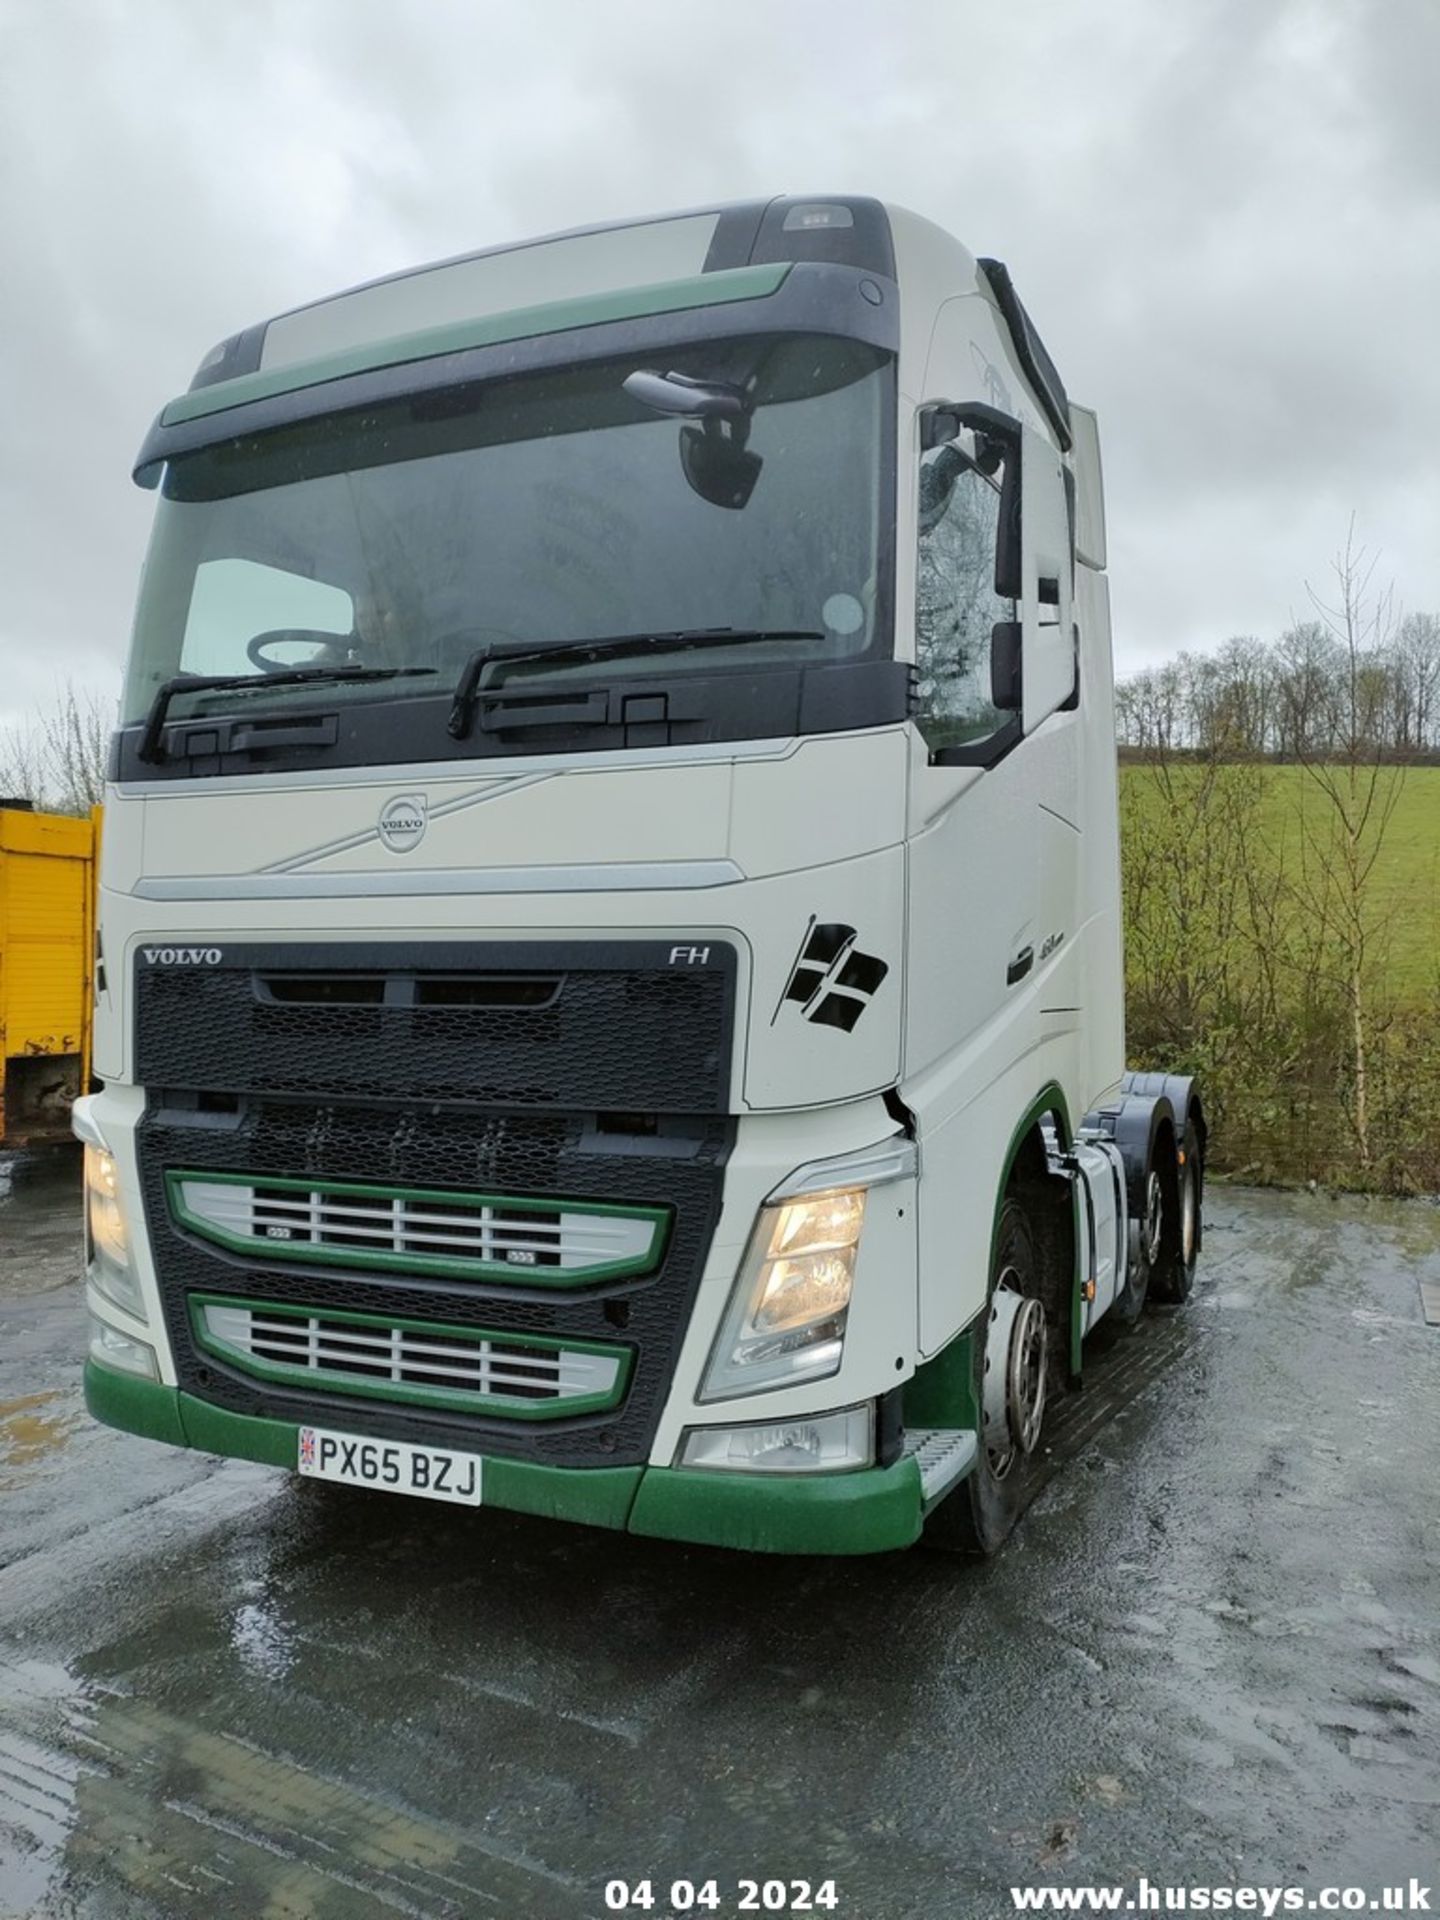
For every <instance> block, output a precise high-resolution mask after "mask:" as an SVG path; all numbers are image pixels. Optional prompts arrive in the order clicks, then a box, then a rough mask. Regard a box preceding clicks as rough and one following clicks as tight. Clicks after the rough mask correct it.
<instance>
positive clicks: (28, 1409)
mask: <svg viewBox="0 0 1440 1920" xmlns="http://www.w3.org/2000/svg"><path fill="white" fill-rule="evenodd" d="M63 1398H64V1396H63V1395H61V1394H58V1393H27V1394H23V1395H22V1396H21V1397H20V1399H18V1400H3V1401H0V1464H3V1465H5V1466H8V1467H28V1466H32V1465H33V1464H34V1463H35V1462H36V1461H37V1460H43V1459H44V1458H45V1457H46V1455H47V1454H52V1453H59V1452H60V1451H61V1450H62V1448H64V1447H66V1446H67V1445H68V1444H69V1441H70V1436H71V1434H73V1433H74V1431H75V1429H76V1428H77V1427H78V1426H79V1424H80V1415H79V1413H78V1412H77V1411H76V1410H75V1409H73V1408H67V1409H65V1410H63V1411H60V1410H58V1409H60V1408H61V1407H62V1403H63ZM46 1407H54V1408H56V1409H57V1411H56V1412H53V1413H46V1412H44V1411H42V1409H44V1408H46Z"/></svg>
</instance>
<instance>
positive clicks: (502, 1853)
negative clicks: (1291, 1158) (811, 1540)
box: [0, 1156, 1440, 1920]
mask: <svg viewBox="0 0 1440 1920" xmlns="http://www.w3.org/2000/svg"><path fill="white" fill-rule="evenodd" d="M77 1178H78V1168H77V1165H76V1163H75V1161H74V1160H72V1159H70V1158H69V1157H68V1156H66V1157H63V1158H61V1159H60V1160H58V1161H56V1162H52V1163H48V1164H39V1165H35V1166H25V1167H22V1168H21V1169H19V1170H18V1172H17V1174H16V1177H15V1178H14V1182H13V1188H12V1189H11V1190H10V1191H9V1192H8V1195H7V1194H6V1175H5V1172H4V1170H3V1166H0V1195H6V1197H4V1198H3V1199H0V1914H4V1915H6V1916H10V1915H21V1914H35V1915H42V1916H56V1917H57V1920H58V1917H59V1916H67V1917H68V1916H75V1917H76V1920H80V1917H82V1916H83V1920H142V1917H143V1920H156V1917H157V1916H158V1917H161V1920H164V1917H167V1916H191V1915H203V1916H206V1920H229V1916H232V1915H233V1916H244V1917H245V1920H261V1917H269V1916H286V1917H287V1920H289V1917H294V1920H304V1917H306V1916H316V1917H324V1920H331V1917H332V1916H334V1917H337V1920H338V1917H343V1920H371V1916H375V1920H380V1917H381V1916H393V1915H397V1914H398V1915H409V1916H426V1917H427V1920H428V1917H430V1916H445V1917H446V1920H456V1917H458V1916H465V1917H466V1920H468V1917H469V1916H471V1915H475V1916H482V1917H484V1916H495V1917H496V1920H511V1916H526V1917H529V1916H534V1920H581V1916H584V1917H585V1920H590V1917H591V1916H600V1915H603V1914H604V1913H605V1912H606V1911H607V1908H606V1904H605V1893H604V1889H605V1886H606V1883H607V1882H608V1881H610V1880H612V1879H616V1878H623V1879H625V1880H627V1881H628V1882H629V1883H631V1884H632V1885H634V1884H635V1883H637V1882H639V1881H641V1880H643V1879H646V1878H649V1879H651V1880H652V1881H653V1882H654V1884H655V1887H656V1890H657V1895H656V1906H655V1908H654V1909H653V1910H652V1915H654V1916H658V1915H660V1914H664V1913H668V1912H669V1911H670V1910H671V1909H670V1906H669V1903H668V1888H669V1885H670V1883H671V1882H672V1881H675V1880H677V1879H686V1880H690V1881H693V1882H696V1883H700V1882H703V1881H704V1880H706V1879H707V1878H710V1877H714V1878H715V1879H716V1881H717V1882H718V1890H719V1892H720V1894H721V1896H722V1905H721V1907H720V1912H721V1913H722V1914H724V1915H729V1914H732V1913H734V1912H735V1911H736V1910H737V1905H738V1902H737V1897H736V1889H737V1887H738V1883H739V1881H740V1880H741V1879H742V1878H750V1879H756V1880H764V1879H765V1878H766V1877H767V1876H768V1877H774V1878H784V1879H785V1880H787V1881H792V1880H795V1879H809V1880H811V1881H812V1882H815V1883H819V1882H821V1881H822V1880H825V1879H833V1880H834V1882H835V1884H836V1890H837V1893H838V1896H839V1906H838V1908H837V1911H838V1913H839V1914H841V1915H844V1916H851V1917H852V1920H889V1917H890V1916H896V1917H897V1920H900V1917H904V1920H908V1917H909V1916H912V1915H913V1916H916V1920H920V1917H921V1916H924V1917H925V1920H930V1916H937V1917H938V1916H942V1915H944V1916H949V1915H952V1914H953V1915H957V1916H958V1915H980V1916H990V1915H995V1916H999V1915H1002V1914H1005V1913H1009V1912H1010V1911H1012V1903H1011V1899H1010V1895H1009V1889H1010V1888H1011V1887H1012V1886H1013V1885H1022V1886H1033V1885H1036V1884H1040V1883H1048V1884H1053V1885H1072V1884H1074V1885H1079V1884H1082V1883H1093V1882H1100V1883H1112V1882H1113V1883H1117V1884H1118V1883H1130V1887H1131V1888H1133V1885H1134V1883H1135V1882H1136V1881H1137V1879H1138V1877H1139V1876H1140V1875H1142V1874H1143V1875H1145V1876H1147V1877H1148V1879H1149V1880H1150V1882H1151V1883H1152V1884H1161V1883H1174V1884H1177V1885H1178V1884H1185V1883H1191V1884H1195V1883H1201V1884H1211V1885H1215V1884H1235V1883H1245V1882H1253V1883H1264V1882H1268V1883H1273V1884H1279V1883H1282V1882H1283V1883H1286V1884H1289V1885H1297V1886H1302V1887H1308V1888H1312V1889H1313V1888H1318V1887H1320V1886H1322V1885H1327V1884H1332V1885H1336V1886H1344V1885H1355V1886H1360V1887H1365V1888H1368V1889H1370V1890H1371V1891H1372V1892H1376V1893H1378V1891H1379V1890H1380V1889H1381V1888H1382V1887H1385V1886H1388V1885H1391V1884H1394V1883H1397V1882H1403V1881H1404V1880H1405V1879H1406V1878H1407V1876H1408V1875H1410V1874H1416V1875H1418V1876H1419V1877H1420V1879H1421V1880H1422V1881H1424V1880H1426V1879H1427V1878H1429V1879H1430V1880H1432V1881H1433V1880H1435V1879H1437V1878H1440V1875H1436V1874H1435V1873H1434V1871H1433V1869H1434V1868H1435V1866H1436V1855H1437V1835H1440V1329H1437V1328H1427V1327H1426V1325H1425V1323H1424V1319H1423V1316H1422V1312H1421V1306H1420V1283H1421V1282H1422V1281H1436V1280H1440V1211H1437V1210H1436V1209H1435V1208H1433V1207H1431V1206H1429V1205H1427V1204H1424V1203H1413V1204H1410V1205H1404V1206H1402V1205H1383V1204H1374V1203H1369V1204H1367V1203H1365V1202H1361V1201H1353V1200H1351V1201H1334V1200H1329V1199H1326V1198H1324V1197H1320V1196H1299V1197H1295V1196H1280V1195H1273V1194H1262V1193H1247V1192H1239V1191H1222V1190H1216V1191H1214V1192H1213V1193H1212V1194H1211V1195H1210V1196H1209V1198H1208V1201H1207V1206H1206V1222H1207V1235H1208V1244H1207V1248H1206V1254H1205V1258H1204V1262H1203V1269H1202V1273H1203V1278H1202V1283H1201V1285H1200V1287H1199V1288H1198V1290H1197V1294H1196V1296H1195V1298H1194V1299H1193V1300H1192V1301H1191V1303H1190V1305H1189V1306H1188V1307H1186V1308H1184V1309H1182V1310H1179V1311H1170V1312H1167V1313H1164V1314H1161V1315H1155V1316H1151V1317H1149V1318H1148V1319H1147V1321H1146V1322H1145V1323H1144V1324H1143V1326H1142V1328H1141V1329H1140V1331H1139V1333H1138V1335H1136V1336H1133V1337H1127V1338H1125V1339H1122V1340H1120V1341H1118V1342H1115V1343H1114V1344H1113V1347H1112V1349H1111V1351H1109V1352H1108V1353H1105V1354H1102V1355H1100V1356H1098V1358H1097V1360H1096V1362H1095V1364H1094V1367H1093V1369H1092V1384H1091V1385H1090V1386H1089V1387H1088V1388H1087V1390H1086V1392H1085V1394H1084V1395H1082V1396H1080V1397H1079V1398H1078V1399H1076V1400H1075V1401H1073V1402H1070V1403H1068V1408H1069V1417H1068V1421H1067V1425H1066V1428H1065V1429H1064V1430H1063V1432H1062V1434H1061V1443H1060V1445H1059V1446H1058V1448H1057V1459H1056V1466H1057V1471H1055V1472H1054V1474H1053V1475H1052V1477H1051V1478H1050V1480H1049V1482H1048V1484H1047V1486H1046V1488H1045V1490H1044V1492H1043V1493H1042V1494H1041V1496H1040V1498H1039V1500H1038V1501H1037V1503H1036V1505H1035V1506H1034V1507H1033V1508H1032V1510H1031V1512H1030V1514H1029V1516H1028V1517H1027V1519H1026V1520H1025V1522H1024V1524H1023V1526H1022V1528H1021V1530H1020V1532H1019V1533H1018V1534H1017V1536H1016V1538H1015V1539H1014V1541H1013V1542H1012V1543H1011V1545H1010V1547H1009V1549H1008V1550H1007V1551H1006V1553H1005V1554H1004V1555H1003V1556H1002V1557H1001V1558H1000V1559H999V1560H998V1561H996V1562H994V1563H992V1564H990V1565H983V1566H981V1565H974V1564H971V1563H965V1562H958V1563H957V1562H955V1561H951V1560H947V1559H944V1558H941V1557H940V1556H937V1555H932V1554H929V1553H926V1552H924V1551H916V1552H912V1553H910V1554H905V1555H897V1556H893V1557H887V1558H884V1559H878V1560H866V1561H834V1562H820V1561H769V1560H753V1559H741V1558H739V1557H731V1556H727V1555H725V1554H722V1553H718V1552H711V1551H702V1550H698V1549H697V1550H687V1549H685V1548H682V1547H672V1546H667V1545H662V1544H659V1543H653V1542H645V1541H641V1540H632V1539H628V1538H625V1537H622V1536H614V1535H609V1534H604V1533H598V1532H589V1531H586V1530H582V1529H567V1528H562V1527H560V1526H555V1525H547V1524H544V1523H542V1522H539V1521H531V1520H527V1519H524V1518H519V1517H513V1516H507V1515H504V1514H500V1513H484V1512H481V1513H478V1514H464V1513H462V1514H457V1512H456V1511H455V1510H454V1509H449V1508H436V1509H431V1508H427V1507H425V1506H422V1505H418V1504H413V1503H406V1502H402V1501H399V1500H396V1499H394V1498H393V1497H386V1496H382V1495H364V1494H351V1493H347V1492H344V1491H342V1490H340V1489H334V1488H324V1487H320V1486H316V1485H314V1484H310V1483H305V1484H302V1483H299V1482H297V1481H294V1480H292V1479H290V1478H289V1477H287V1476H285V1475H283V1474H279V1473H276V1472H272V1471H270V1470H267V1469H262V1468H258V1467H251V1466H248V1465H243V1464H237V1463H229V1464H226V1463H220V1462H216V1461H213V1460H210V1459H207V1458H204V1457H202V1456H199V1455H195V1454H185V1453H178V1452H173V1451H170V1450H168V1449H166V1448H164V1447H161V1446H157V1445H155V1444H153V1443H151V1442H148V1441H145V1440H140V1439H135V1438H131V1437H129V1436H124V1435H119V1434H114V1433H111V1432H108V1431H106V1430H104V1429H102V1428H99V1427H96V1426H94V1425H93V1424H91V1423H90V1422H89V1420H88V1419H87V1417H86V1415H85V1413H84V1411H83V1408H82V1405H81V1401H80V1356H81V1345H82V1328H81V1300H80V1283H79V1247H78V1233H77V1225H76V1201H75V1183H76V1181H77ZM1060 1455H1063V1456H1064V1458H1063V1463H1062V1462H1061V1460H1060V1459H1059V1458H1058V1456H1060ZM1127 1890H1128V1889H1127ZM1434 1899H1435V1904H1436V1906H1437V1910H1440V1892H1437V1894H1436V1895H1435V1896H1434ZM632 1910H633V1911H640V1910H639V1909H632Z"/></svg>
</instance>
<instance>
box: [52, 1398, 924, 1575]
mask: <svg viewBox="0 0 1440 1920" xmlns="http://www.w3.org/2000/svg"><path fill="white" fill-rule="evenodd" d="M85 1404H86V1406H88V1407H89V1409H90V1411H91V1413H92V1414H93V1415H94V1416H95V1418H96V1419H97V1420H103V1421H104V1422H105V1424H106V1425H107V1426H111V1427H119V1428H121V1429H123V1431H125V1432H126V1433H140V1434H144V1435H145V1436H146V1437H147V1438H148V1439H151V1440H166V1441H168V1442H169V1443H170V1444H171V1445H172V1446H176V1447H198V1448H199V1449H200V1450H201V1451H202V1452H205V1453H219V1454H225V1455H227V1456H229V1457H231V1458H233V1459H238V1460H259V1461H261V1462H263V1463H264V1464H265V1465H266V1466H272V1467H288V1468H290V1469H291V1470H292V1471H293V1470H294V1468H295V1462H296V1458H297V1455H298V1451H299V1437H298V1436H299V1428H298V1426H296V1425H295V1424H294V1423H293V1422H291V1421H288V1420H257V1419H254V1418H252V1417H251V1416H249V1415H248V1414H243V1413H227V1412H225V1411H224V1409H223V1408H221V1407H214V1406H211V1405H210V1403H209V1402H208V1401H206V1400H197V1399H196V1398H195V1397H194V1396H193V1395H192V1394H188V1393H181V1392H180V1391H179V1390H178V1389H177V1388H175V1387H162V1386H158V1385H157V1384H156V1383H155V1382H154V1381H151V1380H140V1379H137V1378H135V1377H134V1376H132V1375H130V1374H125V1373H116V1372H114V1371H112V1369H111V1368H109V1367H102V1366H98V1365H97V1364H96V1363H95V1362H94V1361H93V1360H91V1361H89V1362H87V1364H86V1367H85ZM484 1486H485V1504H486V1506H487V1507H508V1508H510V1509H511V1510H512V1511H514V1512H516V1513H535V1514H539V1515H541V1516H542V1517H543V1518H545V1519H547V1520H576V1521H580V1522H582V1523H583V1524H585V1525H588V1526H592V1527H616V1528H619V1529H621V1530H628V1531H629V1532H631V1533H643V1534H650V1535H652V1536H654V1537H655V1538H657V1539H662V1540H692V1541H697V1542H700V1543H702V1544H704V1545H706V1546H714V1547H742V1548H744V1549H746V1550H747V1551H749V1552H752V1553H829V1554H845V1553H885V1552H888V1551H890V1550H891V1549H893V1548H896V1547H908V1546H911V1545H912V1544H913V1543H914V1542H915V1541H916V1540H917V1539H918V1538H919V1535H920V1525H921V1520H922V1517H923V1509H922V1505H921V1495H920V1472H919V1469H918V1468H917V1467H916V1465H915V1463H914V1461H913V1460H902V1461H900V1462H898V1463H897V1464H896V1465H895V1466H893V1467H871V1468H868V1469H866V1470H865V1471H863V1472H860V1473H837V1474H828V1475H822V1474H817V1475H814V1476H813V1477H809V1478H807V1477H804V1476H801V1475H796V1476H794V1477H792V1478H789V1479H779V1478H776V1479H768V1478H766V1477H765V1476H764V1475H761V1474H754V1475H745V1474H727V1473H695V1472H687V1471H685V1470H683V1469H681V1468H678V1467H537V1466H532V1465H531V1464H530V1463H529V1462H528V1461H524V1460H505V1459H501V1458H495V1457H492V1456H490V1455H486V1456H485V1478H484Z"/></svg>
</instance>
